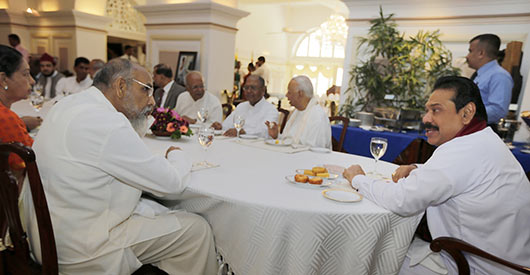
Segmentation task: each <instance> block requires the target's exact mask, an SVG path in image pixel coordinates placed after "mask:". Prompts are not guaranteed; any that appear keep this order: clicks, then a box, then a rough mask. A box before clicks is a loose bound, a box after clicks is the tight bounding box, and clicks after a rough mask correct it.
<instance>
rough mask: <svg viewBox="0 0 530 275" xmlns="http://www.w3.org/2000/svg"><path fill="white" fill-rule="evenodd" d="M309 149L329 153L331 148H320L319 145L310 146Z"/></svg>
mask: <svg viewBox="0 0 530 275" xmlns="http://www.w3.org/2000/svg"><path fill="white" fill-rule="evenodd" d="M309 150H311V151H313V152H315V153H330V152H331V150H329V149H328V148H321V147H311V148H309Z"/></svg>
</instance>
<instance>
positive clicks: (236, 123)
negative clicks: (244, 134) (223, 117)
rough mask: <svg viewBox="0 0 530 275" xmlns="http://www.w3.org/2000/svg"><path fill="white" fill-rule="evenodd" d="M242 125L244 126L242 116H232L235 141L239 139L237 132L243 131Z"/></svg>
mask: <svg viewBox="0 0 530 275" xmlns="http://www.w3.org/2000/svg"><path fill="white" fill-rule="evenodd" d="M244 125H245V118H243V116H240V115H237V116H234V128H236V131H237V139H240V137H239V131H241V129H243V126H244Z"/></svg>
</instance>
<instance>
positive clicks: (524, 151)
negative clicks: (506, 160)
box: [521, 149, 530, 154]
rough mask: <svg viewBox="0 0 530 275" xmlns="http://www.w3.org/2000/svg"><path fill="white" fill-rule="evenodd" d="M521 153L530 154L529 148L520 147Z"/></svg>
mask: <svg viewBox="0 0 530 275" xmlns="http://www.w3.org/2000/svg"><path fill="white" fill-rule="evenodd" d="M521 153H525V154H530V150H529V149H521Z"/></svg>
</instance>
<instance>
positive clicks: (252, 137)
mask: <svg viewBox="0 0 530 275" xmlns="http://www.w3.org/2000/svg"><path fill="white" fill-rule="evenodd" d="M239 137H240V138H242V139H257V138H258V136H255V135H247V134H242V135H239Z"/></svg>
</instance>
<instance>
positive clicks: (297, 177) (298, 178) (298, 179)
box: [294, 174, 309, 183]
mask: <svg viewBox="0 0 530 275" xmlns="http://www.w3.org/2000/svg"><path fill="white" fill-rule="evenodd" d="M308 179H309V177H308V176H306V175H302V174H296V175H295V176H294V181H296V182H303V183H306V182H307V180H308Z"/></svg>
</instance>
